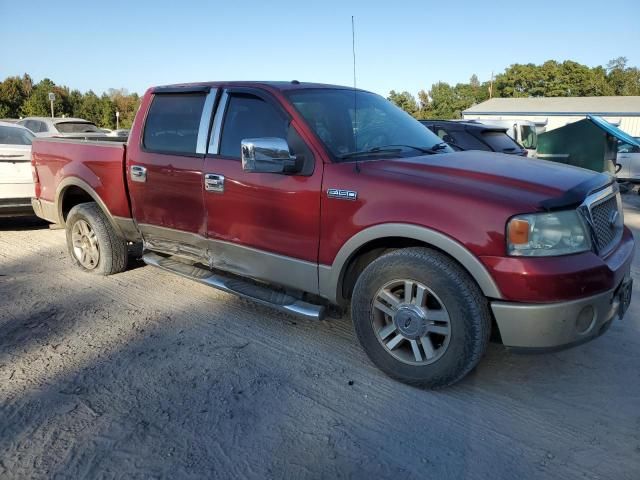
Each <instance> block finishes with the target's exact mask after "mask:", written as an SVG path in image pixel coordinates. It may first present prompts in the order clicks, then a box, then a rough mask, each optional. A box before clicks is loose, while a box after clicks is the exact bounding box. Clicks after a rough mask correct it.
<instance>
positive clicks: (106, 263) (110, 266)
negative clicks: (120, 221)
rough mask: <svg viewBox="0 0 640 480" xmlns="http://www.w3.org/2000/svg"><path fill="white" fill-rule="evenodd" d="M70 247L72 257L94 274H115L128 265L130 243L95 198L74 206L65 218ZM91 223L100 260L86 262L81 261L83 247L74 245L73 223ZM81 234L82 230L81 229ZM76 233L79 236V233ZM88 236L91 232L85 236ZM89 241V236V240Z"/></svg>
mask: <svg viewBox="0 0 640 480" xmlns="http://www.w3.org/2000/svg"><path fill="white" fill-rule="evenodd" d="M82 222H84V223H82ZM65 223H66V233H67V248H68V250H69V255H70V256H71V261H72V262H73V264H74V265H75V266H77V267H78V268H79V269H81V270H83V271H85V272H89V273H93V274H95V275H112V274H114V273H119V272H122V271H124V270H125V269H126V268H127V257H128V247H127V242H126V241H125V240H124V239H123V238H121V237H120V236H119V235H118V233H117V232H116V231H115V229H114V228H113V226H112V225H111V223H110V222H109V219H108V218H107V216H106V215H105V214H104V212H103V211H102V210H101V209H100V207H98V205H97V204H96V203H94V202H90V203H81V204H79V205H76V206H75V207H73V208H72V209H71V211H70V212H69V215H68V216H67V220H66V222H65ZM84 225H88V226H89V228H90V231H91V232H93V234H94V235H91V241H93V243H94V250H97V252H98V255H97V261H95V262H91V265H87V262H85V264H83V262H82V261H81V256H82V254H81V253H79V252H81V250H82V249H81V248H80V249H79V247H74V233H73V232H74V226H75V227H76V228H79V229H81V227H82V226H84ZM78 234H79V232H78ZM78 234H76V238H77V235H78ZM84 237H87V238H89V237H88V236H86V235H85V236H83V237H82V238H83V241H84ZM87 241H89V240H87Z"/></svg>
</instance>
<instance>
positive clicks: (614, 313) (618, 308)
mask: <svg viewBox="0 0 640 480" xmlns="http://www.w3.org/2000/svg"><path fill="white" fill-rule="evenodd" d="M631 288H632V280H631V276H630V271H629V270H627V272H626V275H625V277H624V279H623V280H622V281H621V282H620V283H619V284H618V285H617V286H616V288H614V289H612V290H609V291H607V292H604V293H600V294H598V295H594V296H591V297H587V298H582V299H579V300H572V301H567V302H558V303H547V304H524V303H515V302H500V301H496V302H492V303H491V308H492V310H493V315H494V317H495V319H496V323H497V324H498V329H499V330H500V336H501V337H502V342H503V343H504V345H505V346H507V347H513V348H517V349H527V350H535V349H540V350H543V349H544V350H546V349H561V348H566V347H570V346H573V345H576V344H580V343H584V342H586V341H589V340H591V339H593V338H595V337H597V336H598V335H600V334H601V333H604V332H605V331H606V329H607V328H608V327H609V325H610V324H611V322H612V321H613V320H615V319H616V318H622V317H623V316H624V313H625V312H626V310H627V308H628V306H629V303H630V301H631Z"/></svg>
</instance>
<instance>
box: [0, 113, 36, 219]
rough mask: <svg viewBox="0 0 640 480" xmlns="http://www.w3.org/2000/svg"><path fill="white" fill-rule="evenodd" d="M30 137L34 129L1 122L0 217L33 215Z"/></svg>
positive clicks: (31, 137)
mask: <svg viewBox="0 0 640 480" xmlns="http://www.w3.org/2000/svg"><path fill="white" fill-rule="evenodd" d="M33 138H34V135H33V133H31V132H30V131H29V130H27V129H26V128H24V127H21V126H19V125H16V124H15V123H8V122H0V217H6V216H14V215H15V216H17V215H33V209H32V208H31V197H33V196H35V192H34V187H33V177H32V175H31V141H32V140H33Z"/></svg>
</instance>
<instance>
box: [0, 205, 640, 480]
mask: <svg viewBox="0 0 640 480" xmlns="http://www.w3.org/2000/svg"><path fill="white" fill-rule="evenodd" d="M625 197H626V198H625V202H626V205H627V208H626V213H625V215H626V221H627V224H628V225H629V226H631V227H632V228H633V229H634V230H635V233H636V236H637V237H638V238H640V197H639V196H638V195H626V196H625ZM633 275H634V277H635V280H636V289H635V292H634V300H633V303H632V306H631V309H630V310H629V312H628V313H627V316H626V318H625V319H624V321H622V322H617V323H615V324H614V325H613V326H612V327H611V329H610V330H609V331H608V332H607V334H606V335H604V336H603V337H601V338H599V339H597V340H595V341H593V342H591V343H589V344H586V345H583V346H581V347H578V348H574V349H572V350H568V351H563V352H559V353H553V354H545V355H518V354H514V353H511V352H509V351H506V350H505V349H504V348H503V347H501V346H500V345H497V344H492V345H491V347H490V349H489V352H488V354H487V356H486V357H485V358H484V360H483V361H482V363H481V364H480V366H479V367H478V368H477V369H476V371H475V372H473V373H472V374H471V375H470V376H469V377H467V378H466V379H465V380H464V381H462V382H461V383H460V384H458V385H456V386H454V387H452V388H449V389H446V390H443V391H438V392H430V391H425V390H420V389H415V388H411V387H409V386H406V385H403V384H400V383H398V382H395V381H393V380H391V379H389V378H387V377H385V376H384V375H383V374H382V373H380V372H379V371H378V370H377V369H376V368H374V367H373V366H372V365H371V363H370V362H369V361H368V360H367V358H366V357H365V355H364V353H363V352H362V351H361V350H360V348H359V346H358V345H357V343H356V341H355V339H354V335H353V333H352V330H351V325H350V322H349V319H348V318H343V319H341V320H334V319H329V320H327V321H322V322H311V321H305V320H299V319H294V318H292V317H291V318H290V317H286V316H283V315H281V314H278V313H274V312H273V311H271V310H269V309H267V308H263V307H259V306H256V305H254V304H252V303H250V302H248V301H243V300H240V299H238V298H236V297H234V296H231V295H227V294H224V293H221V292H218V291H216V290H213V289H210V288H207V287H205V286H202V285H199V284H196V283H194V282H191V281H189V280H186V279H182V278H179V277H176V276H172V275H171V274H168V273H164V272H161V271H159V270H156V269H154V268H152V267H146V266H143V265H140V264H138V265H134V266H133V267H132V268H130V269H129V270H128V271H127V272H125V273H123V274H119V275H116V276H113V277H108V278H99V277H95V276H91V275H86V274H81V273H78V272H77V271H76V270H74V269H73V268H72V267H71V265H70V263H69V261H68V259H67V253H66V251H65V242H64V231H61V230H51V229H49V228H48V227H47V225H43V224H42V223H39V222H37V221H34V220H21V221H15V220H6V219H0V477H2V478H6V479H10V478H74V479H75V478H203V477H206V478H230V477H239V478H320V477H322V478H332V479H333V478H368V479H371V478H403V479H405V478H419V479H426V478H434V479H442V478H451V479H460V478H487V479H494V478H518V479H525V478H527V479H528V478H563V479H573V478H575V479H585V478H586V479H596V478H599V479H637V478H640V294H639V293H638V291H639V290H638V288H640V262H639V260H638V257H636V261H635V264H634V267H633Z"/></svg>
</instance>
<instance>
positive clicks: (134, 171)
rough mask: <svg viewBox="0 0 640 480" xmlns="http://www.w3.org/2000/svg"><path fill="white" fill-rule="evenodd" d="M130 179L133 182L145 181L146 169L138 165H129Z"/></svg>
mask: <svg viewBox="0 0 640 480" xmlns="http://www.w3.org/2000/svg"><path fill="white" fill-rule="evenodd" d="M130 172H131V180H132V181H134V182H146V181H147V169H146V168H145V167H141V166H140V165H131V170H130Z"/></svg>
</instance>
